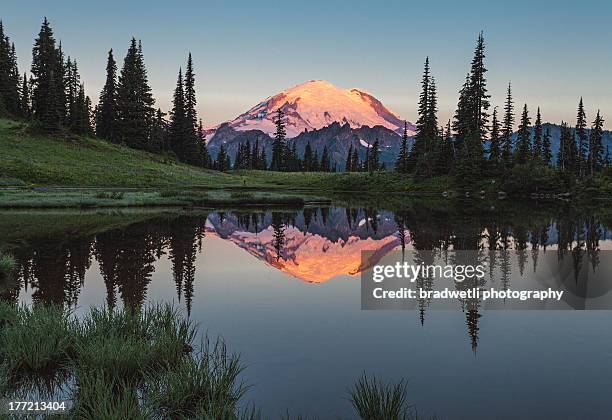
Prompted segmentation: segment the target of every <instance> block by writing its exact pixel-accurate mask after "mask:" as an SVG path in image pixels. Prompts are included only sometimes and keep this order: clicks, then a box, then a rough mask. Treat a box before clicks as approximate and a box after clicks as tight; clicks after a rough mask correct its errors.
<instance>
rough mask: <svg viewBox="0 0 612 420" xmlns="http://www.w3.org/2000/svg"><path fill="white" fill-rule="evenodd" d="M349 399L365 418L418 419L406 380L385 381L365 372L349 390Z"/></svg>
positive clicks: (366, 419) (380, 419)
mask: <svg viewBox="0 0 612 420" xmlns="http://www.w3.org/2000/svg"><path fill="white" fill-rule="evenodd" d="M349 400H350V402H351V404H352V405H353V408H354V409H355V411H357V413H358V415H359V417H360V418H361V419H363V420H404V419H411V420H412V419H416V414H415V413H414V411H413V409H412V407H411V406H410V404H408V390H407V384H406V381H405V380H403V379H402V380H400V381H399V382H397V383H385V382H383V381H381V380H379V379H377V378H376V376H372V377H369V376H368V375H367V374H366V373H365V372H364V373H363V375H362V376H361V377H360V378H359V379H358V380H357V382H356V383H355V384H354V385H353V387H352V388H351V389H350V390H349Z"/></svg>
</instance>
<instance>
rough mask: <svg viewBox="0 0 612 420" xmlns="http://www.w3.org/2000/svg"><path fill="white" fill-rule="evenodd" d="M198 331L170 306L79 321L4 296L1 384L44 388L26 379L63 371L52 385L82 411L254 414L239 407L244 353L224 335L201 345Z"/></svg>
mask: <svg viewBox="0 0 612 420" xmlns="http://www.w3.org/2000/svg"><path fill="white" fill-rule="evenodd" d="M195 332H196V330H195V326H194V325H193V324H192V323H191V322H190V321H187V320H185V319H184V318H183V317H182V316H181V314H180V313H179V312H178V311H177V310H176V309H175V308H173V307H172V306H170V305H157V306H151V307H148V308H144V309H143V311H142V312H139V313H133V312H131V311H129V310H120V311H110V310H107V309H92V310H91V311H90V312H89V313H88V314H87V315H86V316H85V317H84V318H82V319H80V320H79V319H77V318H76V317H74V316H72V315H71V314H68V313H66V312H65V311H64V310H63V309H62V308H58V307H54V306H45V305H34V306H33V307H31V308H29V307H25V306H23V307H17V306H14V305H9V304H6V303H2V304H0V360H1V364H0V370H1V374H2V377H3V378H4V383H3V384H2V387H1V388H2V391H3V394H5V396H6V394H8V393H9V392H13V393H15V394H20V395H23V394H24V393H26V394H27V393H29V392H34V393H40V392H41V389H40V388H37V389H34V390H33V388H32V387H31V386H30V384H25V383H23V382H22V381H21V380H20V379H19V378H30V379H33V378H36V379H41V378H43V379H45V378H55V379H54V380H50V381H49V382H48V388H49V389H53V387H56V388H57V387H59V388H62V390H66V389H67V394H68V395H69V396H70V397H71V400H72V403H73V404H74V407H73V409H72V414H74V416H76V417H77V418H108V419H114V418H116V419H121V418H143V419H144V418H193V417H196V418H214V419H237V418H254V417H255V413H256V412H255V411H254V410H253V411H252V413H253V414H252V415H245V413H247V412H243V411H241V410H240V409H239V400H240V399H241V398H242V397H243V395H244V393H245V392H246V390H247V386H246V385H245V384H244V383H242V382H240V381H239V378H238V377H239V375H240V373H241V372H242V370H243V365H242V364H241V363H240V358H239V356H238V355H237V354H233V353H229V352H228V351H227V348H226V346H225V344H224V343H223V341H222V340H217V341H215V342H211V341H209V340H208V339H206V340H205V341H204V343H203V344H202V348H201V349H200V350H199V351H195V350H194V348H193V340H194V337H195ZM57 378H62V383H61V384H58V383H57ZM62 392H64V391H62ZM46 393H47V392H46ZM47 394H48V393H47Z"/></svg>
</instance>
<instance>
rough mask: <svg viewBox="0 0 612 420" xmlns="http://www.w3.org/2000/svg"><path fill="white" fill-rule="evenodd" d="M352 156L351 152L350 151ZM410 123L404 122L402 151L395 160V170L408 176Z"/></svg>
mask: <svg viewBox="0 0 612 420" xmlns="http://www.w3.org/2000/svg"><path fill="white" fill-rule="evenodd" d="M349 155H350V150H349ZM408 159H409V157H408V123H407V122H406V121H404V133H403V134H402V142H401V144H400V150H399V153H398V155H397V159H396V160H395V170H396V171H397V172H399V173H402V174H406V173H408V172H409V165H408Z"/></svg>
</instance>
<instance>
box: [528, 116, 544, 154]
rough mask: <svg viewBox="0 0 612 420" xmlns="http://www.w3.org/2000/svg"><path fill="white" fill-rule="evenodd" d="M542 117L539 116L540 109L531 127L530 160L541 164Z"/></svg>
mask: <svg viewBox="0 0 612 420" xmlns="http://www.w3.org/2000/svg"><path fill="white" fill-rule="evenodd" d="M542 156H543V155H542V116H541V115H540V107H538V112H537V114H536V120H535V123H534V126H533V150H532V153H531V158H532V159H533V161H534V162H538V163H539V162H542Z"/></svg>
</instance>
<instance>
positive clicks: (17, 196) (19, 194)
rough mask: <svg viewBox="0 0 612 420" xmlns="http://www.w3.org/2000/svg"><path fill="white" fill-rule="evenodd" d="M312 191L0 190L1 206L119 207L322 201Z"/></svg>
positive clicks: (269, 204)
mask: <svg viewBox="0 0 612 420" xmlns="http://www.w3.org/2000/svg"><path fill="white" fill-rule="evenodd" d="M321 200H324V199H323V198H321V197H317V196H314V195H312V194H298V193H292V192H285V191H269V192H267V191H253V192H246V191H229V190H210V191H202V190H196V189H162V190H160V191H98V190H90V189H78V190H66V189H48V190H44V191H39V190H27V189H20V190H4V191H3V190H0V208H5V209H44V208H48V209H51V208H53V209H62V208H66V209H67V208H81V209H92V208H121V207H192V206H199V207H219V206H243V205H249V206H256V205H259V206H274V205H278V206H294V207H302V206H304V205H305V204H307V203H308V202H309V201H321Z"/></svg>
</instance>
